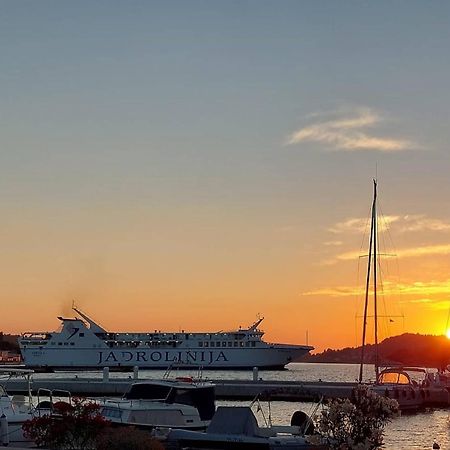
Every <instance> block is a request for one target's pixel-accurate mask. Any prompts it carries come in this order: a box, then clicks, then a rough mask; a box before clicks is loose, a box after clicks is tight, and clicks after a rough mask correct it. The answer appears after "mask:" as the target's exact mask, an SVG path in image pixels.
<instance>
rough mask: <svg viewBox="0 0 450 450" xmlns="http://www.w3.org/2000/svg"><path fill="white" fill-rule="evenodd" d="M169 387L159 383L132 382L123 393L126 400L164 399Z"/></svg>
mask: <svg viewBox="0 0 450 450" xmlns="http://www.w3.org/2000/svg"><path fill="white" fill-rule="evenodd" d="M170 389H171V387H170V386H164V385H160V384H133V385H132V386H131V388H130V390H129V391H128V392H127V393H126V394H125V395H124V398H125V399H126V400H165V399H166V398H167V396H168V395H169V392H170Z"/></svg>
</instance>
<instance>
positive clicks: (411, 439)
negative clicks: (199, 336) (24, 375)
mask: <svg viewBox="0 0 450 450" xmlns="http://www.w3.org/2000/svg"><path fill="white" fill-rule="evenodd" d="M287 367H288V370H284V371H260V372H259V377H260V378H262V379H263V380H280V381H283V380H285V381H287V380H290V381H314V380H319V379H321V380H323V381H355V380H356V379H357V377H358V370H359V367H358V366H357V365H353V364H306V363H292V364H289V365H288V366H287ZM163 374H164V371H158V370H152V371H142V372H140V374H139V378H140V379H158V378H159V379H160V378H161V377H162V376H163ZM172 375H174V376H177V375H179V376H188V375H191V376H196V375H197V373H196V371H186V370H184V371H176V372H173V373H172ZM49 376H52V377H58V378H59V377H68V376H70V377H73V376H74V374H73V373H72V374H68V373H57V374H52V375H49V374H36V375H35V378H46V377H49ZM77 376H78V377H79V378H87V377H99V378H101V377H102V374H101V373H99V372H82V373H78V374H77ZM124 376H128V375H125V374H123V373H112V374H111V378H123V377H124ZM203 378H205V379H212V380H213V379H247V380H249V379H252V372H251V371H223V372H222V371H203ZM373 378H374V372H373V366H366V367H365V379H366V380H370V379H373ZM217 403H218V405H238V404H239V405H242V404H243V405H248V404H249V402H224V401H219V402H217ZM262 406H263V412H264V414H265V415H266V417H267V415H268V408H267V405H265V404H262ZM313 407H314V405H313V404H311V403H294V402H272V403H271V418H272V422H273V423H274V424H285V425H286V424H288V423H289V421H290V418H291V416H292V414H293V412H294V411H296V410H297V409H302V410H303V411H305V412H307V413H311V411H312V409H313ZM255 411H256V409H255ZM449 411H450V410H447V409H434V410H430V411H425V412H420V413H417V414H408V415H403V416H400V417H397V418H395V419H394V420H393V421H392V422H391V423H390V424H389V425H388V426H387V427H386V432H385V438H384V441H385V445H384V448H385V449H393V450H414V449H431V448H432V446H433V442H434V441H436V442H437V443H439V445H440V447H441V450H450V422H449ZM257 417H258V420H259V421H260V422H261V423H264V418H263V416H262V414H261V412H259V413H258V414H257Z"/></svg>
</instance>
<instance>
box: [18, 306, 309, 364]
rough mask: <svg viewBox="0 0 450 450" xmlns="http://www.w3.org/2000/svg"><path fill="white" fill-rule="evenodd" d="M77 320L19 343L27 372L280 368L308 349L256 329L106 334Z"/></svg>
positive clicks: (89, 321)
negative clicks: (273, 341) (269, 340)
mask: <svg viewBox="0 0 450 450" xmlns="http://www.w3.org/2000/svg"><path fill="white" fill-rule="evenodd" d="M74 310H75V311H76V312H77V313H79V314H80V315H81V316H82V317H83V319H84V320H82V319H78V318H75V319H65V318H62V317H59V319H60V320H61V321H62V328H61V330H59V331H55V332H39V333H24V334H23V335H22V337H21V338H20V339H19V346H20V350H21V353H22V358H23V360H24V363H25V365H26V366H27V367H31V368H48V369H73V370H76V369H101V368H103V367H111V368H117V369H121V368H129V367H136V366H137V367H139V368H141V369H161V368H167V367H168V366H171V365H179V366H182V367H185V368H198V367H200V366H201V367H203V368H205V369H245V368H249V367H250V368H251V367H259V368H261V369H269V368H271V369H272V368H273V369H275V368H283V367H284V366H285V365H286V364H288V363H290V362H292V361H296V360H298V359H300V358H301V357H302V356H304V355H305V354H306V353H308V352H309V351H310V350H312V349H313V347H309V346H307V345H290V344H270V343H267V342H264V341H263V340H262V336H263V334H264V333H263V332H262V331H260V330H258V329H257V326H258V325H259V323H260V322H261V321H262V319H259V320H258V321H257V322H255V324H253V325H252V326H251V327H249V328H247V329H241V328H240V329H239V330H232V331H227V332H222V331H220V332H213V333H186V332H184V331H182V332H178V333H166V332H161V331H156V330H155V332H154V333H110V332H108V331H106V330H105V329H103V328H102V327H100V326H99V325H98V324H97V323H95V322H94V321H93V320H92V319H90V318H89V317H88V316H86V315H85V314H84V313H82V312H81V311H79V310H78V309H76V308H74Z"/></svg>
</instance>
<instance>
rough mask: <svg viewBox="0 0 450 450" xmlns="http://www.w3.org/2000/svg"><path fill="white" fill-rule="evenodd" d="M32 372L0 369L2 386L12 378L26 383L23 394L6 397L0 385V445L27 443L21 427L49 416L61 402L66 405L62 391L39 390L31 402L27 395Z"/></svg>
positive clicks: (65, 394) (30, 396)
mask: <svg viewBox="0 0 450 450" xmlns="http://www.w3.org/2000/svg"><path fill="white" fill-rule="evenodd" d="M33 373H34V371H33V370H29V369H10V368H8V369H4V368H0V376H2V377H4V378H5V380H4V381H5V384H6V382H7V381H8V380H10V379H13V378H25V379H26V381H27V392H26V395H22V394H21V395H9V394H8V393H7V391H6V388H5V387H4V386H3V385H2V384H1V383H0V444H3V445H8V444H9V443H16V442H19V443H20V442H30V440H29V439H27V438H26V437H25V436H24V433H23V429H22V425H23V424H24V423H25V422H26V421H27V420H31V419H33V418H34V417H37V416H42V415H45V414H47V415H48V414H52V412H53V406H54V405H55V404H56V403H59V402H61V401H66V400H68V402H69V403H70V401H71V397H70V393H68V392H66V391H58V394H59V395H57V396H55V392H56V391H51V390H49V389H39V391H38V393H37V397H35V398H34V399H33V397H32V393H31V378H32V375H33Z"/></svg>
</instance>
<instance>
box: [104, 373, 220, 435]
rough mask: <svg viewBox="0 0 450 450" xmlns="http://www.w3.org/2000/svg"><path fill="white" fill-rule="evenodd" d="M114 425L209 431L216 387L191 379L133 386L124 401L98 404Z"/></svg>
mask: <svg viewBox="0 0 450 450" xmlns="http://www.w3.org/2000/svg"><path fill="white" fill-rule="evenodd" d="M98 402H99V404H100V406H101V410H100V411H101V413H102V415H103V416H104V417H105V418H106V419H108V420H110V421H111V423H112V425H113V426H130V425H131V426H135V427H138V428H144V429H150V430H152V429H155V428H158V429H167V428H183V429H187V430H205V429H206V427H207V426H208V425H209V423H210V421H211V418H212V417H213V415H214V412H215V396H214V385H213V384H211V383H207V382H196V381H194V380H192V379H191V378H189V377H182V378H178V379H174V380H161V381H146V382H138V383H133V384H132V385H131V387H130V389H129V390H128V392H127V393H126V394H125V395H124V396H123V398H121V399H113V398H106V399H103V400H100V401H98Z"/></svg>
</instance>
